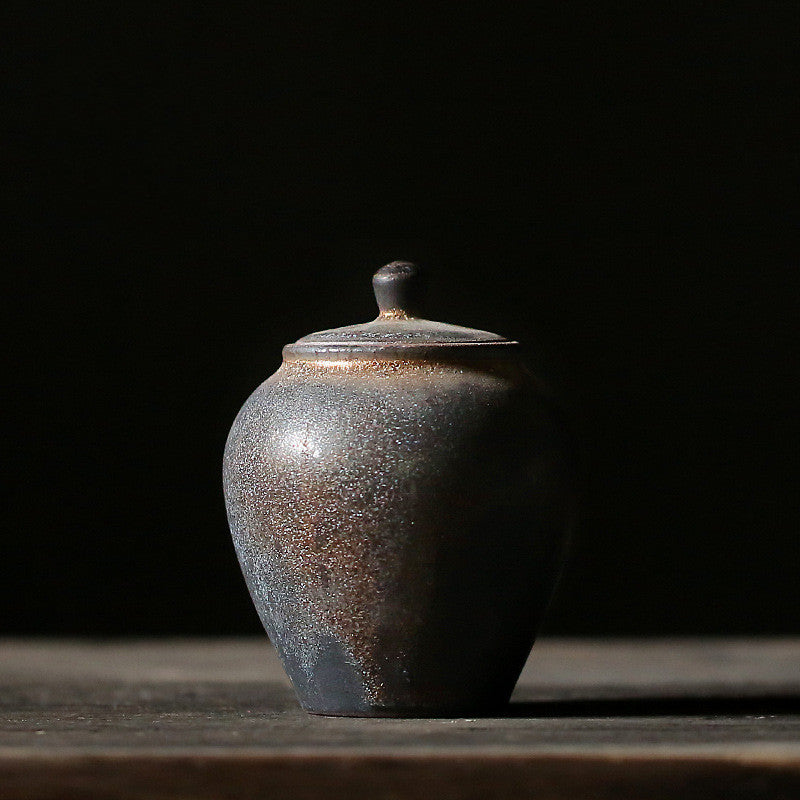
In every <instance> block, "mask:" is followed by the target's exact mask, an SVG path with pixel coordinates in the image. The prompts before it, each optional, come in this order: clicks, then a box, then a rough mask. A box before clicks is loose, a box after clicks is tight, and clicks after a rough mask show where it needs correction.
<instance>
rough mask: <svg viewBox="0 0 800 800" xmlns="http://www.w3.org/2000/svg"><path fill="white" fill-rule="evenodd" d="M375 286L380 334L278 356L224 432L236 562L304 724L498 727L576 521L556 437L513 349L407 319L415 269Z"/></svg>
mask: <svg viewBox="0 0 800 800" xmlns="http://www.w3.org/2000/svg"><path fill="white" fill-rule="evenodd" d="M373 286H374V289H375V294H376V298H377V300H378V305H379V308H380V315H379V316H378V318H377V319H375V320H374V321H373V322H368V323H366V324H362V325H352V326H348V327H344V328H337V329H334V330H329V331H322V332H320V333H314V334H311V335H309V336H306V337H304V338H302V339H300V340H299V341H297V342H296V343H295V344H291V345H287V346H286V347H285V348H284V350H283V364H282V365H281V367H280V369H278V371H277V372H276V373H275V374H274V375H272V376H271V377H270V378H268V379H267V380H266V381H265V382H264V383H263V384H261V386H259V387H258V389H256V391H255V392H254V393H253V395H252V396H251V397H250V398H249V399H248V400H247V402H246V403H245V405H244V406H243V408H242V409H241V411H240V412H239V414H238V416H237V417H236V420H235V422H234V423H233V427H232V429H231V432H230V435H229V437H228V441H227V445H226V448H225V457H224V468H223V482H224V489H225V499H226V504H227V510H228V519H229V522H230V527H231V531H232V534H233V541H234V545H235V547H236V552H237V554H238V557H239V561H240V564H241V567H242V572H243V573H244V577H245V580H246V581H247V586H248V588H249V590H250V594H251V596H252V598H253V601H254V603H255V606H256V609H257V610H258V614H259V616H260V618H261V621H262V623H263V624H264V627H265V629H266V631H267V634H268V635H269V638H270V639H271V640H272V642H273V643H274V645H275V647H276V649H277V651H278V654H279V655H280V658H281V660H282V662H283V665H284V667H285V669H286V671H287V673H288V675H289V677H290V678H291V681H292V684H293V685H294V688H295V691H296V693H297V696H298V699H299V701H300V703H301V705H302V706H303V708H305V709H306V710H307V711H309V712H311V713H315V714H331V715H346V716H373V717H381V716H387V717H400V716H466V715H477V714H487V713H495V712H498V711H501V710H502V708H503V707H504V706H505V704H507V702H508V700H509V697H510V695H511V692H512V690H513V688H514V684H515V683H516V680H517V678H518V677H519V673H520V671H521V669H522V666H523V664H524V662H525V660H526V658H527V656H528V653H529V652H530V649H531V646H532V644H533V641H534V637H535V633H536V630H537V628H538V625H539V623H540V621H541V618H542V616H543V613H544V610H545V608H546V606H547V603H548V601H549V598H550V595H551V593H552V590H553V587H554V584H555V580H556V577H557V574H558V571H559V568H560V566H561V561H562V554H563V550H564V543H565V540H566V537H567V534H568V531H569V527H570V524H571V521H572V518H573V516H574V515H573V510H574V495H573V491H572V474H571V473H572V470H571V458H570V452H569V448H568V447H567V444H566V437H565V435H564V432H563V430H562V428H561V426H560V424H559V423H558V421H557V415H556V414H555V413H554V411H553V409H552V408H551V404H550V402H549V401H548V400H547V399H546V393H544V392H543V391H542V390H541V389H540V387H539V384H538V382H537V380H536V379H535V377H534V376H533V375H532V374H531V373H530V372H529V371H528V369H527V368H526V367H525V365H524V363H523V362H522V359H521V354H520V346H519V344H518V343H517V342H513V341H509V340H507V339H504V338H503V337H501V336H498V335H496V334H493V333H487V332H486V331H478V330H473V329H470V328H462V327H458V326H455V325H446V324H444V323H440V322H433V321H430V320H426V319H422V318H420V317H418V316H416V314H417V306H418V295H419V286H420V282H419V273H418V270H417V268H416V267H415V266H414V265H413V264H410V263H407V262H394V263H392V264H388V265H387V266H385V267H383V268H381V269H380V270H378V272H377V273H376V274H375V276H374V278H373Z"/></svg>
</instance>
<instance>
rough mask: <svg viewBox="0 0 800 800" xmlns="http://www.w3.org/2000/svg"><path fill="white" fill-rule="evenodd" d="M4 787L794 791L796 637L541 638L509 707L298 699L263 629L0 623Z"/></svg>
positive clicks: (763, 794) (129, 794)
mask: <svg viewBox="0 0 800 800" xmlns="http://www.w3.org/2000/svg"><path fill="white" fill-rule="evenodd" d="M0 709H1V710H2V713H0V717H2V722H0V798H14V800H16V799H17V798H77V799H79V798H84V797H112V798H149V799H150V800H153V799H156V800H157V799H158V798H173V797H178V798H238V797H247V798H256V797H259V798H261V797H264V798H267V797H275V798H279V797H280V798H282V797H287V798H289V797H291V798H293V800H294V799H295V798H306V797H321V796H324V797H326V798H332V799H333V798H339V797H342V798H344V797H347V798H382V797H387V798H390V797H391V798H401V797H411V798H416V797H424V798H428V800H439V798H445V799H446V798H456V797H458V798H476V800H477V799H478V798H481V800H483V798H490V797H515V798H528V797H530V798H570V799H571V800H575V799H576V798H583V797H586V798H607V797H608V798H610V797H625V798H628V797H630V798H634V797H635V798H670V800H686V798H695V797H697V798H717V797H719V798H726V799H727V798H750V797H753V798H755V797H758V798H767V797H768V798H781V797H784V798H789V797H792V798H794V797H797V798H800V639H796V638H795V639H749V640H747V639H709V640H697V639H695V640H691V639H675V640H639V641H630V640H629V641H623V640H553V639H551V640H543V641H541V642H539V643H538V644H537V645H536V646H535V647H534V650H533V653H532V655H531V658H530V659H529V661H528V664H527V666H526V667H525V670H524V672H523V675H522V678H521V679H520V682H519V685H518V687H517V690H516V692H515V695H514V698H513V703H512V705H511V707H510V708H509V712H508V715H507V716H505V717H502V718H491V719H490V718H478V719H433V720H411V719H409V720H391V719H381V720H379V719H336V718H325V717H312V716H309V715H307V714H305V713H304V712H302V711H301V710H300V709H299V708H298V706H297V704H296V702H295V700H294V697H293V695H292V693H291V688H290V686H289V684H288V681H287V679H286V677H285V676H284V674H283V672H282V670H281V667H280V664H279V663H278V660H277V658H276V656H275V653H274V651H273V649H272V648H271V647H270V646H269V645H268V643H267V642H266V640H265V639H257V640H248V639H215V640H196V639H192V640H138V641H109V642H91V641H66V640H65V641H52V640H51V641H47V640H41V641H37V640H5V641H1V640H0Z"/></svg>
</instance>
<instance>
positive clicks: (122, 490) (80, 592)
mask: <svg viewBox="0 0 800 800" xmlns="http://www.w3.org/2000/svg"><path fill="white" fill-rule="evenodd" d="M678 5H680V4H678ZM713 6H714V4H705V3H695V4H687V5H686V7H685V8H684V9H683V10H681V9H680V8H677V7H676V6H675V5H674V4H670V7H671V9H672V10H671V11H670V12H668V13H667V12H664V11H663V10H662V7H661V6H660V5H659V4H652V3H638V4H630V5H629V6H628V7H626V6H621V5H618V4H602V3H579V4H574V3H573V4H570V3H553V4H548V5H534V4H522V3H521V4H516V5H514V6H510V5H509V6H508V7H504V6H502V5H498V4H493V5H491V6H488V7H484V8H482V9H479V8H478V7H477V6H470V7H468V6H465V5H463V4H448V8H447V9H446V10H443V11H441V12H438V11H436V10H434V9H433V8H431V7H430V6H428V5H426V4H418V5H416V6H415V5H413V4H408V3H406V4H403V5H402V6H400V5H394V4H390V3H375V4H371V5H370V6H369V7H368V10H367V9H362V10H353V8H352V7H351V8H350V9H349V10H344V9H342V8H339V7H338V5H337V4H331V7H330V8H329V9H328V10H322V9H318V8H314V7H312V6H310V5H308V4H306V3H302V2H298V3H290V4H269V3H258V4H235V5H230V4H222V3H220V4H216V6H214V5H200V4H186V5H178V4H175V3H163V2H160V3H156V4H152V5H148V4H145V3H131V4H103V5H99V4H98V5H92V4H82V3H70V4H56V3H52V4H19V5H18V6H17V7H14V6H13V5H11V6H4V10H3V12H2V14H3V15H4V17H5V24H4V26H3V28H4V30H5V31H6V34H7V36H8V38H9V41H8V43H7V46H6V47H4V60H5V62H6V67H7V69H6V70H5V72H4V74H5V78H4V86H3V98H4V103H5V105H6V108H5V109H4V111H3V125H4V128H5V130H6V137H5V138H6V145H5V146H4V148H3V151H4V156H3V161H4V162H5V164H6V166H7V167H8V168H9V169H8V171H7V178H8V180H6V181H4V186H5V189H6V191H4V197H5V198H6V200H8V203H7V207H6V211H5V213H4V217H3V219H4V223H3V225H4V231H3V242H4V244H5V245H10V248H11V251H10V254H9V258H8V259H7V261H6V264H7V271H6V272H5V275H6V278H5V280H4V284H5V289H6V291H5V292H4V294H5V296H6V300H7V310H6V312H5V314H4V316H5V319H6V321H7V322H9V323H10V331H11V334H10V338H7V340H6V341H7V343H9V345H10V346H9V347H8V352H9V356H10V362H9V363H8V365H7V367H6V368H5V369H4V376H5V378H6V384H7V385H6V387H5V397H6V400H7V402H6V404H5V405H6V411H5V413H4V422H5V426H4V427H6V435H5V439H6V442H7V444H8V449H7V455H6V469H5V478H6V479H5V484H6V487H7V489H8V490H9V493H8V500H7V502H6V505H5V513H4V515H3V517H4V522H5V525H4V527H5V535H4V542H5V545H4V552H5V556H4V557H3V559H2V565H1V566H0V579H1V580H0V608H2V618H3V624H2V629H0V633H66V634H129V633H134V634H140V633H208V634H214V633H233V632H255V631H257V630H258V622H257V619H256V617H255V614H254V612H253V610H252V608H251V606H250V603H249V599H248V598H247V596H246V592H245V588H244V584H243V581H242V580H241V577H240V575H239V573H238V566H237V564H236V561H235V557H234V554H233V549H232V546H231V544H230V539H229V535H228V532H227V527H226V522H225V516H224V510H223V505H222V496H221V488H220V461H221V453H222V447H223V443H224V440H225V436H226V434H227V430H228V426H229V424H230V423H231V421H232V420H233V417H234V415H235V413H236V411H237V410H238V408H239V406H240V405H241V403H242V402H243V401H244V399H245V398H246V396H247V395H248V394H249V392H250V391H252V389H253V388H254V387H255V386H256V385H257V384H258V383H259V382H260V381H261V380H263V379H264V378H265V377H266V376H267V375H268V374H269V373H271V372H272V371H273V370H274V369H275V368H276V367H277V365H278V363H279V354H280V347H281V345H283V344H284V343H285V342H287V341H291V340H294V339H295V338H297V337H298V336H300V335H302V334H305V333H307V332H309V331H311V330H317V329H320V328H326V327H331V326H335V325H340V324H347V323H351V322H356V321H363V320H366V319H368V318H370V317H371V316H373V315H374V311H375V310H374V308H373V300H372V297H371V291H370V287H369V279H370V275H371V272H372V271H373V270H374V269H375V268H376V267H377V266H379V265H381V264H382V263H384V262H386V261H389V260H392V259H395V258H411V259H416V260H419V261H420V262H421V263H423V264H424V265H425V266H426V267H427V268H428V274H429V286H430V291H429V298H428V308H429V310H430V312H431V315H432V316H434V317H436V318H440V319H445V320H447V321H451V322H455V323H460V324H465V325H471V326H475V327H481V328H486V329H490V330H497V331H498V332H501V333H503V334H505V335H509V336H513V337H516V338H519V339H521V340H524V341H526V342H528V343H530V344H531V345H532V346H533V348H534V350H535V351H536V352H538V353H539V354H540V356H541V358H542V359H543V360H544V361H545V362H546V363H549V364H550V369H551V371H552V372H553V374H554V376H555V377H556V379H557V380H558V381H559V382H560V384H561V385H562V388H563V390H564V393H565V403H566V408H567V412H568V414H569V415H570V416H571V418H572V420H573V425H574V426H575V429H576V431H577V433H578V435H579V437H580V439H581V441H582V443H583V446H584V451H585V456H586V464H587V478H588V480H587V486H588V489H587V496H586V500H585V503H584V508H583V515H582V523H581V528H580V531H579V534H578V537H577V538H576V541H575V543H574V546H573V555H572V560H571V562H570V565H569V567H568V568H567V571H566V573H565V575H564V579H563V581H562V584H561V587H560V591H559V593H558V595H557V598H556V600H555V602H554V605H553V607H552V610H551V614H550V617H549V620H548V623H547V630H548V631H549V632H551V633H596V634H619V633H647V634H661V633H697V632H715V633H744V632H790V631H793V632H798V631H800V602H798V601H799V600H800V585H799V584H800V582H799V581H798V574H800V536H798V533H800V531H798V464H797V451H798V444H800V442H799V441H798V439H799V438H800V437H798V421H797V405H798V404H797V394H798V393H797V385H798V380H797V366H798V363H797V358H796V351H795V349H794V347H793V346H792V342H791V338H792V333H793V329H794V327H795V305H796V299H797V298H796V294H794V293H793V291H792V281H793V278H794V270H795V265H796V253H797V251H796V249H795V248H794V245H793V243H790V240H791V238H792V235H793V231H794V228H795V226H796V224H797V222H798V214H797V210H798V202H797V199H798V198H797V193H796V180H797V177H798V170H797V165H798V143H797V142H798V140H797V138H796V137H794V136H793V135H792V131H791V130H790V128H789V125H788V121H789V119H790V118H791V116H792V114H793V113H794V112H795V111H797V97H798V89H800V86H798V83H799V81H798V70H797V63H796V55H797V41H798V32H799V31H800V26H798V24H797V23H798V15H797V12H796V10H795V4H794V3H785V4H773V3H760V4H757V5H756V6H755V7H754V8H748V7H747V6H742V5H739V4H726V5H725V7H724V8H723V7H722V6H720V7H719V8H718V9H717V10H714V9H713Z"/></svg>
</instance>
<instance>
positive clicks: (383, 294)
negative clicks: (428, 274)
mask: <svg viewBox="0 0 800 800" xmlns="http://www.w3.org/2000/svg"><path fill="white" fill-rule="evenodd" d="M372 288H373V289H374V290H375V299H376V300H377V301H378V308H379V309H380V311H381V316H382V317H416V316H418V312H419V309H420V305H421V300H422V276H421V275H420V269H419V267H418V266H417V265H416V264H412V263H411V262H410V261H392V263H391V264H387V265H386V266H385V267H381V268H380V269H379V270H378V271H377V272H376V273H375V275H373V277H372Z"/></svg>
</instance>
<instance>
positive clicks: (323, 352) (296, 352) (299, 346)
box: [283, 261, 517, 360]
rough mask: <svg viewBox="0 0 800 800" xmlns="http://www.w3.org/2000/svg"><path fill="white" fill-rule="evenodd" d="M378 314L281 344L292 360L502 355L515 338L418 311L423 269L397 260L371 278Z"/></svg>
mask: <svg viewBox="0 0 800 800" xmlns="http://www.w3.org/2000/svg"><path fill="white" fill-rule="evenodd" d="M372 288H373V289H374V291H375V299H376V300H377V302H378V309H379V310H380V314H378V316H377V318H376V319H374V320H373V321H372V322H365V323H362V324H360V325H347V326H345V327H343V328H332V329H330V330H326V331H318V332H317V333H311V334H309V335H308V336H304V337H303V338H302V339H298V340H297V341H296V342H295V343H294V344H289V345H286V347H284V348H283V355H284V358H285V359H288V360H294V359H298V360H309V359H326V360H328V359H347V358H365V357H366V358H381V359H384V358H390V359H425V358H431V357H436V356H442V355H445V354H446V353H445V352H444V351H445V350H447V351H448V353H447V354H451V353H454V352H456V351H457V352H458V353H459V355H470V356H471V355H474V354H477V352H478V351H481V352H482V353H484V354H488V353H489V351H491V352H492V354H493V355H499V352H498V347H499V346H502V348H503V349H505V348H508V347H509V346H511V345H517V342H514V341H511V340H509V339H506V338H504V337H503V336H499V335H498V334H496V333H489V332H488V331H481V330H476V329H475V328H463V327H461V326H459V325H448V324H447V323H444V322H435V321H433V320H429V319H424V318H423V317H420V316H418V313H419V308H420V300H421V295H422V280H421V275H420V270H419V268H418V267H417V266H416V265H415V264H412V263H411V262H409V261H393V262H392V263H391V264H387V265H386V266H385V267H381V268H380V269H379V270H378V271H377V272H376V273H375V275H374V276H373V278H372Z"/></svg>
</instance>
